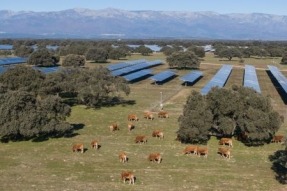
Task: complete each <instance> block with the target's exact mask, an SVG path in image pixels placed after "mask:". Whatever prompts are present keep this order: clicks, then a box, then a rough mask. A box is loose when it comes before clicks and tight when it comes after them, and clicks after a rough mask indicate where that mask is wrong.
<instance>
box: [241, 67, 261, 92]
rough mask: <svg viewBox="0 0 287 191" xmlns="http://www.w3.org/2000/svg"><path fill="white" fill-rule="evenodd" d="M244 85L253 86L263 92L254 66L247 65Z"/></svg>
mask: <svg viewBox="0 0 287 191" xmlns="http://www.w3.org/2000/svg"><path fill="white" fill-rule="evenodd" d="M243 86H244V87H249V88H252V89H254V90H255V91H257V92H258V93H261V90H260V86H259V83H258V79H257V75H256V70H255V67H254V66H251V65H245V71H244V81H243Z"/></svg>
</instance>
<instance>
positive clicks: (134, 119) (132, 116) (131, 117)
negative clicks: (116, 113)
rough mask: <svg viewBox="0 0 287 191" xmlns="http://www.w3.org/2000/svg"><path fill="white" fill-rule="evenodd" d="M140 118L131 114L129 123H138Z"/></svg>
mask: <svg viewBox="0 0 287 191" xmlns="http://www.w3.org/2000/svg"><path fill="white" fill-rule="evenodd" d="M138 120H139V118H138V117H137V115H136V114H129V115H128V121H138Z"/></svg>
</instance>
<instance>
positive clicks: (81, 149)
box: [72, 143, 84, 153]
mask: <svg viewBox="0 0 287 191" xmlns="http://www.w3.org/2000/svg"><path fill="white" fill-rule="evenodd" d="M72 150H73V152H81V153H84V144H82V143H77V144H74V145H73V148H72Z"/></svg>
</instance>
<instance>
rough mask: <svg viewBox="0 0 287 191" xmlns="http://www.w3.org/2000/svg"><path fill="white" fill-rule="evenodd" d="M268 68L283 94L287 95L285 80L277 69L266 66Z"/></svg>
mask: <svg viewBox="0 0 287 191" xmlns="http://www.w3.org/2000/svg"><path fill="white" fill-rule="evenodd" d="M268 68H269V70H270V72H271V74H272V75H273V76H274V78H275V79H276V80H277V82H278V83H279V84H280V86H281V87H282V89H283V90H284V91H285V93H287V78H286V77H285V76H284V75H283V74H282V73H281V72H280V70H279V69H278V68H277V67H275V66H271V65H268Z"/></svg>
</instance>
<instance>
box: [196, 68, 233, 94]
mask: <svg viewBox="0 0 287 191" xmlns="http://www.w3.org/2000/svg"><path fill="white" fill-rule="evenodd" d="M231 71H232V65H227V64H224V65H223V66H222V67H221V68H220V69H219V71H218V72H217V73H216V74H215V75H214V76H213V78H212V79H211V80H210V81H209V82H208V83H207V84H206V85H205V86H204V87H203V88H202V89H201V94H202V95H206V94H207V93H208V92H209V91H210V90H211V89H212V88H213V87H223V86H224V85H225V83H226V81H227V79H228V77H229V75H230V74H231Z"/></svg>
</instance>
